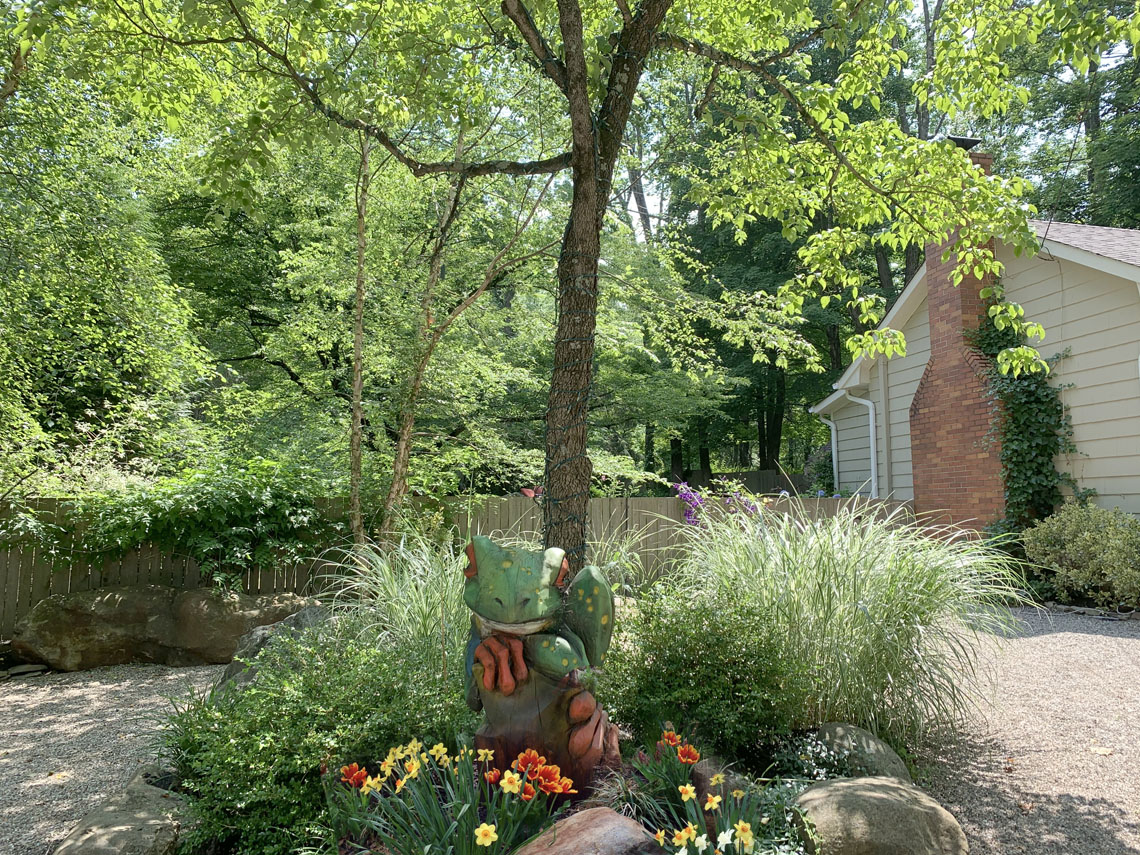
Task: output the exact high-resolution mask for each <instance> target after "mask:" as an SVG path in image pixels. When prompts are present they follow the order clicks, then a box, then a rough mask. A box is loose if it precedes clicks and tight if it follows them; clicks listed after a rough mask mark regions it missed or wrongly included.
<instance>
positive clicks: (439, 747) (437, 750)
mask: <svg viewBox="0 0 1140 855" xmlns="http://www.w3.org/2000/svg"><path fill="white" fill-rule="evenodd" d="M428 754H430V755H431V756H432V757H434V758H435V759H436V760H442V759H443V758H444V757H446V756H447V746H446V745H444V744H443V743H442V742H437V743H436V744H435V745H433V746H432V749H431V751H429V752H428Z"/></svg>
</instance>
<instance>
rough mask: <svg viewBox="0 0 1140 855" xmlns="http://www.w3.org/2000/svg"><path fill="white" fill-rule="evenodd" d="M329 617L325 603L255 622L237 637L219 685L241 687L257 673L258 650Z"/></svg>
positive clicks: (252, 679) (219, 686)
mask: <svg viewBox="0 0 1140 855" xmlns="http://www.w3.org/2000/svg"><path fill="white" fill-rule="evenodd" d="M328 619H329V610H328V609H327V608H325V607H324V606H318V605H312V606H305V607H304V608H303V609H301V610H300V611H299V612H296V613H294V614H291V615H289V617H287V618H285V620H281V621H278V622H277V623H272V624H268V625H266V626H255V627H254V628H253V629H251V630H250V631H249V632H247V633H246V634H245V635H243V636H242V637H241V638H240V639H239V640H238V645H237V651H236V652H235V653H234V659H233V662H231V663H230V664H229V665H227V666H226V670H225V671H224V672H223V673H222V676H221V677H220V678H219V679H218V685H217V688H218V689H222V688H224V687H226V686H233V687H235V688H238V689H244V688H245V687H246V686H248V685H249V684H250V683H252V682H253V681H254V678H255V677H257V657H258V656H260V655H261V651H262V650H264V649H265V648H266V647H268V646H269V645H270V644H273V643H276V641H277V640H278V639H282V638H291V637H293V636H295V635H296V634H297V633H299V632H302V631H303V630H306V629H310V628H312V627H314V626H317V625H318V624H322V623H325V622H326V621H327V620H328Z"/></svg>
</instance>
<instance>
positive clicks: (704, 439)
mask: <svg viewBox="0 0 1140 855" xmlns="http://www.w3.org/2000/svg"><path fill="white" fill-rule="evenodd" d="M697 466H698V468H700V470H701V471H702V472H703V473H704V475H705V478H706V479H708V480H709V481H711V480H712V455H711V454H710V453H709V429H708V425H707V424H706V423H705V421H704V420H703V419H702V420H701V422H700V423H699V424H698V425H697Z"/></svg>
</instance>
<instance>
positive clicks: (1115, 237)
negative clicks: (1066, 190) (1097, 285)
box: [1029, 220, 1140, 267]
mask: <svg viewBox="0 0 1140 855" xmlns="http://www.w3.org/2000/svg"><path fill="white" fill-rule="evenodd" d="M1029 225H1031V226H1032V227H1033V230H1034V231H1035V232H1037V237H1038V239H1040V240H1042V241H1044V242H1046V243H1048V242H1050V241H1053V242H1056V243H1063V244H1065V245H1066V246H1071V247H1074V248H1076V249H1083V250H1084V251H1085V252H1091V253H1093V254H1095V255H1100V256H1103V257H1104V258H1112V259H1115V260H1116V261H1123V262H1124V263H1125V264H1133V265H1135V266H1137V267H1140V230H1137V229H1112V228H1108V227H1107V226H1084V225H1080V224H1079V223H1060V222H1057V221H1053V222H1048V221H1046V220H1030V221H1029Z"/></svg>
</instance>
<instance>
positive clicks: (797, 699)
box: [658, 503, 1025, 744]
mask: <svg viewBox="0 0 1140 855" xmlns="http://www.w3.org/2000/svg"><path fill="white" fill-rule="evenodd" d="M681 530H682V534H683V536H684V538H685V550H684V556H683V558H682V559H681V560H680V561H679V562H678V564H677V566H676V568H675V571H674V573H673V574H672V575H671V577H670V578H669V579H668V580H667V582H666V583H665V584H664V587H663V588H662V590H661V591H659V592H658V596H659V597H667V598H671V599H674V600H675V599H677V598H680V599H682V600H684V601H688V602H692V603H711V604H714V605H715V604H722V605H723V606H724V607H725V608H726V609H730V607H731V609H739V608H740V607H741V606H742V605H744V606H746V607H747V610H748V611H749V612H750V613H752V614H754V615H755V616H756V621H755V631H757V632H761V633H763V634H764V635H765V636H766V637H767V638H769V639H770V640H771V642H772V644H773V645H774V647H775V649H776V651H777V654H778V661H779V662H780V663H781V666H782V668H783V669H784V675H785V678H784V680H783V686H782V691H781V692H780V696H779V702H780V704H781V706H783V708H784V710H785V712H786V720H787V722H788V724H789V725H790V726H791V727H792V728H793V729H806V728H812V727H815V726H817V725H819V724H821V723H823V722H827V721H844V722H851V723H854V724H859V725H862V726H864V727H867V728H869V729H871V730H873V731H874V732H876V733H878V734H880V735H882V736H884V737H886V738H888V739H890V740H892V741H894V742H895V743H896V744H906V743H907V742H909V741H910V740H912V739H913V738H915V737H917V736H919V735H920V734H922V733H923V732H924V731H927V730H928V729H930V728H931V727H932V726H935V725H944V724H949V725H952V724H954V723H955V722H957V721H959V720H960V718H961V716H962V715H963V714H964V713H965V712H966V711H967V710H968V709H969V708H970V707H971V706H972V704H973V701H974V700H975V698H976V697H977V689H979V688H980V686H979V682H980V677H981V673H980V671H979V668H978V660H977V649H978V645H979V644H980V643H981V642H982V641H983V640H984V639H986V638H987V637H992V636H993V635H1002V634H1004V633H1006V632H1007V631H1008V629H1009V628H1010V626H1011V623H1012V621H1013V618H1012V616H1011V614H1010V611H1009V606H1010V605H1011V604H1016V603H1022V602H1024V601H1025V597H1024V594H1023V593H1022V592H1021V589H1022V586H1023V580H1022V577H1021V575H1020V572H1019V570H1018V566H1017V564H1016V563H1015V562H1014V561H1013V560H1012V559H1011V558H1010V557H1009V556H1008V555H1006V554H1004V553H1003V552H1001V551H999V550H997V549H995V548H994V547H993V546H991V545H989V544H987V543H985V542H983V541H980V540H978V539H976V537H974V536H973V535H972V534H970V533H966V532H962V531H959V530H956V529H952V528H948V527H943V528H931V527H920V526H919V525H916V524H915V523H913V522H912V521H908V520H907V519H906V518H904V517H903V516H902V515H901V513H895V514H892V515H890V516H887V517H886V518H877V517H876V515H875V514H874V513H867V512H866V509H865V508H864V509H863V511H862V512H861V511H860V509H859V507H858V506H857V505H848V506H846V507H844V508H842V509H841V510H840V511H839V512H838V513H837V514H836V515H835V516H833V517H831V518H829V519H823V520H819V521H815V522H813V521H810V519H809V517H808V514H807V512H806V510H805V508H804V507H803V506H802V505H801V504H799V503H793V506H792V512H791V513H789V514H782V513H773V512H771V511H763V512H761V513H759V514H733V515H709V517H708V518H707V519H706V520H705V524H704V525H701V526H685V527H682V529H681ZM731 609H730V610H731Z"/></svg>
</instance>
